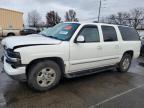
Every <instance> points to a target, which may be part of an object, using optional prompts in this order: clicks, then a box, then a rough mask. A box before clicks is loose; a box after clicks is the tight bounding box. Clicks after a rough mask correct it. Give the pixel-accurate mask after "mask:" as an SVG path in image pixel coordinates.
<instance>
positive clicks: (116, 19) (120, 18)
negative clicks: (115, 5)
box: [107, 12, 130, 25]
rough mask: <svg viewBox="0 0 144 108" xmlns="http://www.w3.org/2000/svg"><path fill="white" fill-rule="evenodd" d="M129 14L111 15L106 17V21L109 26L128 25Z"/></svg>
mask: <svg viewBox="0 0 144 108" xmlns="http://www.w3.org/2000/svg"><path fill="white" fill-rule="evenodd" d="M129 18H130V14H129V13H127V12H118V13H117V14H112V15H110V16H109V17H108V19H107V21H108V23H111V24H118V25H130V22H129V20H128V19H129Z"/></svg>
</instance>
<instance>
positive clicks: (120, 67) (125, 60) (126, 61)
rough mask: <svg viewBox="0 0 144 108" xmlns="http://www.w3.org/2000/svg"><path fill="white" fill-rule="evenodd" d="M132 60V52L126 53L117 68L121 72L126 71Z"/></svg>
mask: <svg viewBox="0 0 144 108" xmlns="http://www.w3.org/2000/svg"><path fill="white" fill-rule="evenodd" d="M131 61H132V56H131V55H130V54H127V53H126V54H124V55H123V57H122V59H121V61H120V63H119V64H118V66H117V70H118V71H119V72H121V73H125V72H127V71H128V69H129V67H130V65H131Z"/></svg>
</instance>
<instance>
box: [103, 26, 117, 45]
mask: <svg viewBox="0 0 144 108" xmlns="http://www.w3.org/2000/svg"><path fill="white" fill-rule="evenodd" d="M101 28H102V32H103V38H104V42H112V41H117V40H118V39H117V34H116V31H115V28H114V27H112V26H101Z"/></svg>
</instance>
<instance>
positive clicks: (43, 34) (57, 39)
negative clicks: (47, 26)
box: [40, 34, 62, 40]
mask: <svg viewBox="0 0 144 108" xmlns="http://www.w3.org/2000/svg"><path fill="white" fill-rule="evenodd" d="M40 35H42V36H45V37H49V38H53V39H57V40H62V39H59V38H57V37H54V36H47V35H45V34H40Z"/></svg>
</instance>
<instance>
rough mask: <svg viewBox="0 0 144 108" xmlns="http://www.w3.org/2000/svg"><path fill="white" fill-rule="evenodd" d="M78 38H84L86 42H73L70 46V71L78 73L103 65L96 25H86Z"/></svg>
mask: <svg viewBox="0 0 144 108" xmlns="http://www.w3.org/2000/svg"><path fill="white" fill-rule="evenodd" d="M78 36H83V37H84V40H85V41H84V42H83V43H79V42H73V43H71V44H70V71H69V72H76V71H81V70H86V69H91V68H96V67H99V66H100V65H101V63H100V59H101V55H102V47H101V43H100V35H99V30H98V27H97V26H96V25H85V26H83V27H82V29H81V30H80V32H79V33H78V35H77V37H76V39H77V38H78Z"/></svg>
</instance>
